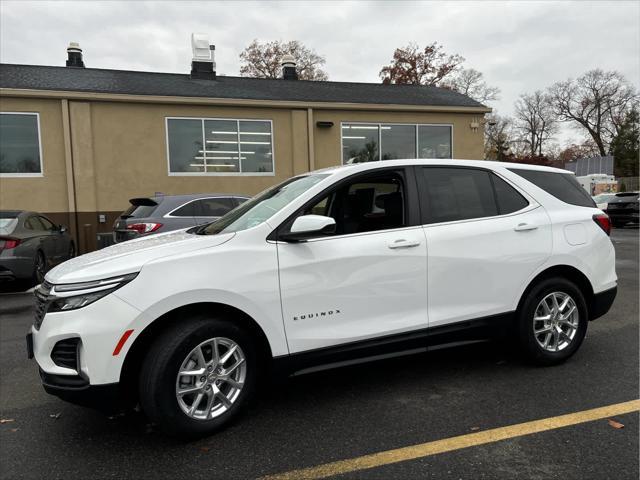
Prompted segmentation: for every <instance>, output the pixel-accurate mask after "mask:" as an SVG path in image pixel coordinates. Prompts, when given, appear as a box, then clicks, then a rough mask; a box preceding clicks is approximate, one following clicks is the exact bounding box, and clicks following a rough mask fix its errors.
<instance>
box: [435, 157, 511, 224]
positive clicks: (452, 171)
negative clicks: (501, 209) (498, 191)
mask: <svg viewBox="0 0 640 480" xmlns="http://www.w3.org/2000/svg"><path fill="white" fill-rule="evenodd" d="M422 173H423V175H424V180H425V185H426V187H427V188H426V197H427V198H426V200H427V205H425V207H426V211H427V212H429V213H428V216H429V218H428V223H439V222H451V221H454V220H466V219H470V218H481V217H492V216H494V215H497V214H498V208H497V206H496V202H495V198H494V196H493V189H492V187H491V179H490V178H489V173H488V172H486V171H484V170H475V169H468V168H439V167H425V168H423V169H422Z"/></svg>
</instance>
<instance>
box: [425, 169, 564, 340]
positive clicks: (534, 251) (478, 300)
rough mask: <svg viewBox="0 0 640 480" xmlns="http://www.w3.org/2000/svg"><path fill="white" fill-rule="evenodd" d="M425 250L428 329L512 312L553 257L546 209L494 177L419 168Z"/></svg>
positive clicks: (486, 173) (484, 173) (477, 172)
mask: <svg viewBox="0 0 640 480" xmlns="http://www.w3.org/2000/svg"><path fill="white" fill-rule="evenodd" d="M416 172H417V178H418V181H419V186H420V197H421V210H422V214H423V223H424V227H423V228H424V232H425V235H426V238H427V246H428V263H429V271H428V291H429V325H430V326H431V327H437V326H440V325H445V324H449V323H455V322H458V321H463V320H468V319H474V318H481V317H486V316H490V315H494V314H499V313H505V312H509V311H511V310H513V308H514V307H513V306H514V302H517V299H516V296H517V295H518V293H519V292H520V291H521V289H522V288H523V285H524V284H525V283H526V282H527V281H528V279H529V278H530V276H531V275H532V274H533V272H534V271H535V270H536V269H537V268H538V267H539V266H540V265H542V264H543V263H544V261H545V260H546V259H547V258H548V257H549V255H550V254H551V238H552V237H551V226H550V222H549V218H548V216H547V214H546V212H545V211H544V209H543V208H542V207H541V206H540V205H538V204H537V203H536V202H535V201H534V200H533V199H532V198H531V197H529V196H527V195H526V193H524V192H522V191H520V190H519V189H517V188H516V187H515V186H513V185H512V184H510V183H509V182H508V181H506V180H505V179H504V178H501V177H500V176H498V175H497V174H496V173H494V172H491V171H490V170H485V169H479V168H467V167H449V166H447V167H444V166H442V167H435V166H434V167H430V166H429V167H416Z"/></svg>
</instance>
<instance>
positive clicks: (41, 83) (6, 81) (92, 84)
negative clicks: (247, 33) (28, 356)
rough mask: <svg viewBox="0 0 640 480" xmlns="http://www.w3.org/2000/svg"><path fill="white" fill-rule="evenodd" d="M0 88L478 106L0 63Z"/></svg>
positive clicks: (261, 82)
mask: <svg viewBox="0 0 640 480" xmlns="http://www.w3.org/2000/svg"><path fill="white" fill-rule="evenodd" d="M0 88H19V89H30V90H62V91H73V92H98V93H115V94H130V95H161V96H176V97H207V98H229V99H243V100H244V99H246V100H275V101H283V100H284V101H299V102H339V103H373V104H389V105H419V106H420V105H424V106H445V107H483V106H484V105H482V104H480V103H478V102H476V101H475V100H472V99H471V98H469V97H467V96H466V95H462V94H460V93H456V92H453V91H451V90H447V89H444V88H438V87H426V86H416V85H381V84H379V83H349V82H312V81H304V80H297V81H296V80H281V79H278V80H272V79H261V78H243V77H227V76H218V77H217V78H216V79H215V80H196V79H191V77H190V75H188V74H178V73H153V72H133V71H125V70H103V69H99V68H68V67H49V66H38V65H12V64H0Z"/></svg>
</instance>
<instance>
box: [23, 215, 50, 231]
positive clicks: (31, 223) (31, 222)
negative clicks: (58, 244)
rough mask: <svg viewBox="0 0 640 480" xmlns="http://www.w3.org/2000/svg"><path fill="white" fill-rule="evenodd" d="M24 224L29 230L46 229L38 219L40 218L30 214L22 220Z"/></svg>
mask: <svg viewBox="0 0 640 480" xmlns="http://www.w3.org/2000/svg"><path fill="white" fill-rule="evenodd" d="M24 226H25V227H26V228H27V229H29V230H39V231H44V230H46V228H44V225H43V224H42V222H41V221H40V218H39V217H36V216H31V217H29V218H27V220H26V221H25V222H24Z"/></svg>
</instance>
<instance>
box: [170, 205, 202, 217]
mask: <svg viewBox="0 0 640 480" xmlns="http://www.w3.org/2000/svg"><path fill="white" fill-rule="evenodd" d="M171 216H172V217H195V216H196V202H189V203H187V204H185V205H183V206H181V207H180V208H178V209H177V210H176V211H174V212H172V213H171Z"/></svg>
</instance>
